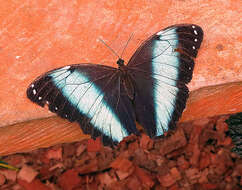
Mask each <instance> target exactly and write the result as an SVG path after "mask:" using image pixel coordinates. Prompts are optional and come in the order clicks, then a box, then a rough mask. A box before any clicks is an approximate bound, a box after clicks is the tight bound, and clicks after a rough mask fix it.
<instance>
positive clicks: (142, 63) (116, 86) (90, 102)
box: [27, 24, 203, 145]
mask: <svg viewBox="0 0 242 190" xmlns="http://www.w3.org/2000/svg"><path fill="white" fill-rule="evenodd" d="M202 40H203V31H202V29H201V27H199V26H197V25H195V24H179V25H173V26H169V27H167V28H165V29H163V30H161V31H159V32H157V33H155V34H153V35H152V36H150V37H149V38H148V39H147V40H145V41H144V42H143V43H142V44H141V46H140V47H139V48H138V49H137V50H136V51H135V53H134V54H133V56H132V57H131V59H130V60H129V61H128V63H127V64H126V65H125V64H124V60H123V59H122V58H119V59H118V61H117V64H118V68H114V67H109V66H105V65H98V64H92V63H83V64H75V65H68V66H64V67H61V68H57V69H54V70H51V71H49V72H46V73H44V74H43V75H41V76H39V77H38V78H37V79H35V80H34V81H33V82H32V83H31V84H30V85H29V87H28V89H27V97H28V98H29V99H30V100H31V101H32V102H34V103H36V104H38V105H40V106H42V107H44V106H45V105H46V104H47V105H48V108H49V110H50V111H51V112H54V113H56V114H57V115H59V116H60V117H62V118H65V119H67V120H69V121H70V122H78V123H79V124H80V127H81V129H82V131H83V132H84V133H85V134H90V135H91V137H92V138H94V139H95V138H96V137H99V136H101V138H102V141H103V143H104V144H105V145H111V144H117V143H118V142H120V141H122V139H123V138H124V137H127V136H129V135H130V134H136V135H138V134H139V131H138V130H137V128H136V121H137V122H138V123H139V124H140V125H141V126H142V127H143V128H144V131H145V132H146V133H147V134H148V135H149V136H150V137H151V138H153V137H157V136H161V135H163V134H164V133H165V132H166V131H168V130H169V129H170V128H174V127H175V125H176V122H177V121H178V119H179V118H180V116H181V114H182V112H183V110H184V108H185V106H186V101H187V98H188V95H189V90H188V88H187V86H186V84H187V83H188V82H190V80H191V79H192V73H193V68H194V58H196V56H197V53H198V49H199V48H200V45H201V42H202Z"/></svg>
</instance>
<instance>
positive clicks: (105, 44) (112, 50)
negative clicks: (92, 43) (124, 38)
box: [98, 38, 120, 59]
mask: <svg viewBox="0 0 242 190" xmlns="http://www.w3.org/2000/svg"><path fill="white" fill-rule="evenodd" d="M98 40H99V41H101V42H102V43H103V44H104V45H105V46H106V47H107V48H108V49H109V50H110V51H111V52H113V54H114V55H116V56H117V57H118V58H119V59H120V57H119V55H118V54H117V53H116V52H115V51H114V50H113V49H112V48H111V47H110V46H109V45H108V44H106V43H105V42H104V41H103V40H102V39H101V38H98Z"/></svg>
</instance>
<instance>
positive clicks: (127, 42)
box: [120, 33, 134, 58]
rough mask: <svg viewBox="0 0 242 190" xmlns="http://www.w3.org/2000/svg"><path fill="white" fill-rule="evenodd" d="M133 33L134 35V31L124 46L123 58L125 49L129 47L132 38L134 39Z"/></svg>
mask: <svg viewBox="0 0 242 190" xmlns="http://www.w3.org/2000/svg"><path fill="white" fill-rule="evenodd" d="M133 35H134V33H132V34H131V35H130V37H129V39H128V41H127V42H126V44H125V46H124V49H123V51H122V53H121V56H120V57H121V58H122V57H123V54H124V51H125V49H126V48H127V46H128V44H129V42H130V40H131V39H132V37H133Z"/></svg>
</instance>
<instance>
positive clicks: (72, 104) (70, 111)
mask: <svg viewBox="0 0 242 190" xmlns="http://www.w3.org/2000/svg"><path fill="white" fill-rule="evenodd" d="M124 94H125V93H124V87H123V85H122V83H120V74H119V71H118V70H117V69H115V68H111V67H107V66H102V65H95V64H79V65H71V66H66V67H62V68H59V69H55V70H53V71H50V72H47V73H46V74H44V75H42V76H40V77H38V78H37V79H36V80H35V81H34V82H33V83H32V84H31V85H30V86H29V88H28V89H27V96H28V98H29V99H31V100H32V101H33V102H35V103H37V104H39V105H40V106H44V105H45V104H48V106H49V109H50V111H52V112H55V113H57V114H58V115H59V116H61V117H62V118H66V119H68V120H69V121H71V122H73V121H77V122H78V123H79V124H80V126H81V128H82V130H83V132H84V133H86V134H91V135H92V137H93V138H95V137H98V136H102V137H103V141H104V143H106V144H107V143H109V144H110V143H112V142H120V141H121V140H122V139H123V138H124V137H126V136H128V135H129V134H130V133H137V130H136V127H135V118H134V117H135V116H134V112H133V108H132V103H131V101H130V99H129V98H128V97H127V96H126V95H124Z"/></svg>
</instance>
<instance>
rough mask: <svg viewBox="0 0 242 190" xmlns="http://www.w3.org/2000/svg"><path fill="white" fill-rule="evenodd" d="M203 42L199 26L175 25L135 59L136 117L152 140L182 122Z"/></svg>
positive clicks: (146, 45) (130, 65) (131, 69)
mask: <svg viewBox="0 0 242 190" xmlns="http://www.w3.org/2000/svg"><path fill="white" fill-rule="evenodd" d="M202 39H203V31H202V29H201V28H200V27H199V26H197V25H190V24H183V25H174V26H171V27H168V28H166V29H164V30H161V31H160V32H158V33H156V34H154V35H153V36H151V37H150V38H149V39H148V40H146V41H145V42H144V43H143V44H142V45H141V46H140V47H139V48H138V49H137V51H136V52H135V53H134V55H133V56H132V57H131V59H130V61H129V63H128V68H129V74H130V75H131V76H132V77H133V79H134V81H135V88H136V91H135V92H136V95H135V101H134V105H135V112H136V117H137V120H138V122H139V123H140V124H141V125H142V126H143V127H144V128H145V129H146V131H147V133H148V134H149V136H151V137H153V136H160V135H162V134H164V132H165V131H168V129H170V128H172V127H174V126H175V123H176V121H177V120H178V119H179V118H180V116H181V114H182V111H183V110H184V108H185V105H186V101H187V98H188V92H189V91H188V88H187V86H186V84H187V83H188V82H190V80H191V78H192V72H193V68H194V60H193V59H194V58H195V57H196V56H197V52H198V49H199V47H200V45H201V42H202Z"/></svg>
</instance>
